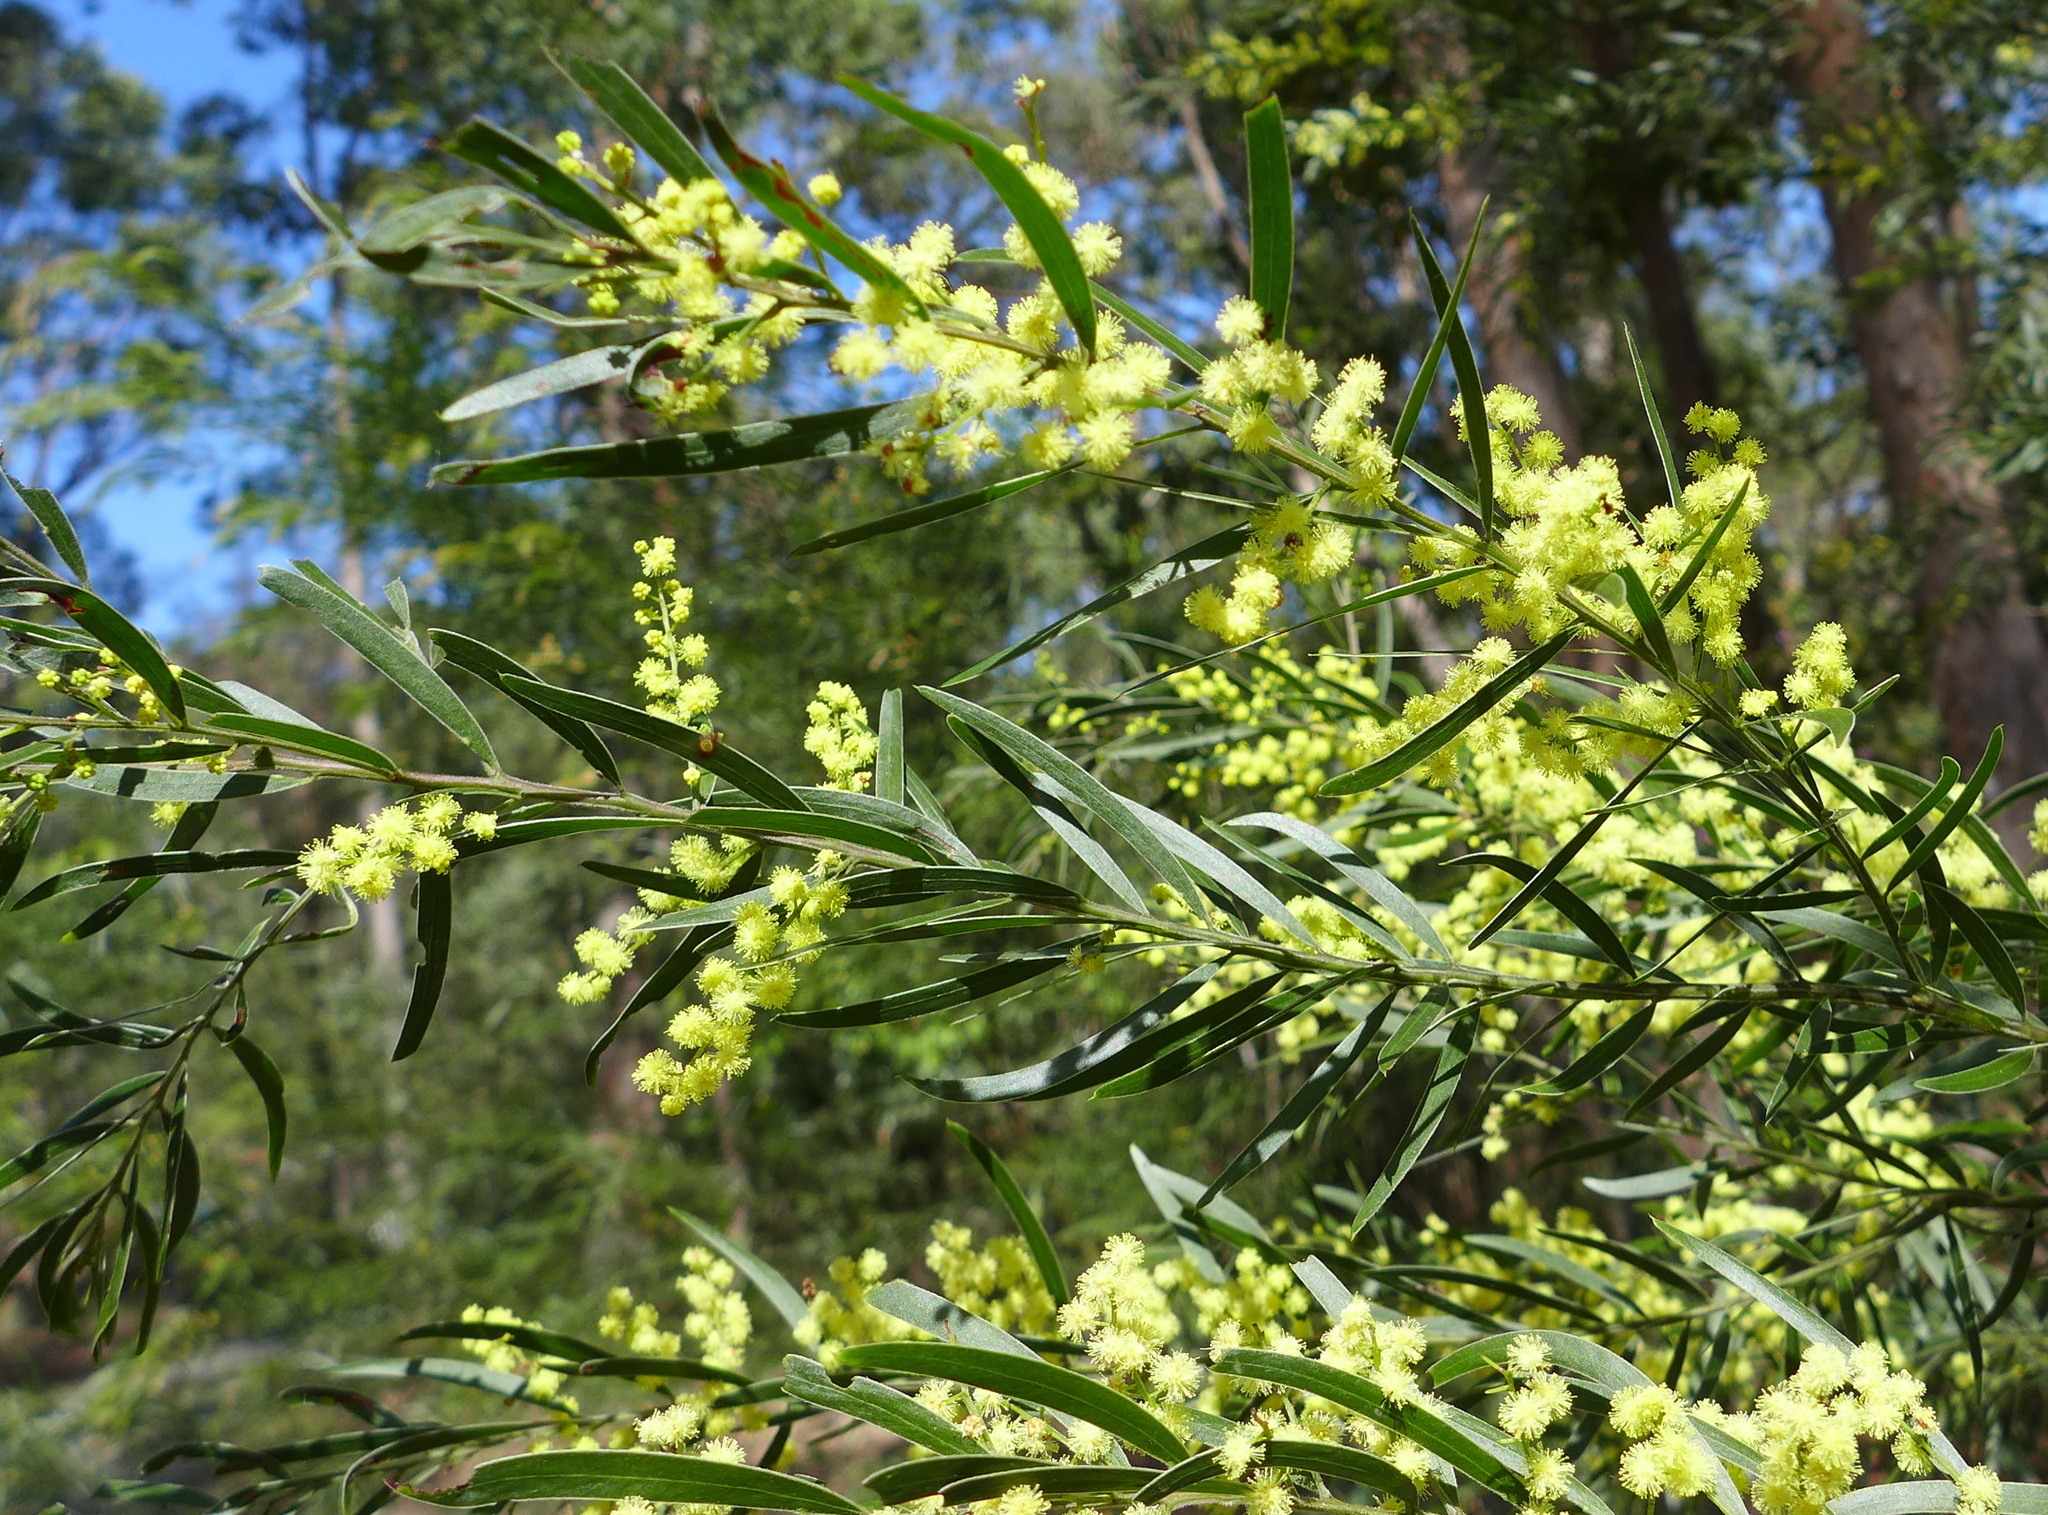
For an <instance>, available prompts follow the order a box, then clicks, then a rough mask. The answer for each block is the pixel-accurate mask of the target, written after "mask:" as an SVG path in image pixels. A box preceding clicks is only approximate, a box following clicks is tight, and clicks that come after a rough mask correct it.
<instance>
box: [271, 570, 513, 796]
mask: <svg viewBox="0 0 2048 1515" xmlns="http://www.w3.org/2000/svg"><path fill="white" fill-rule="evenodd" d="M294 566H295V567H296V568H298V570H299V571H298V572H297V573H292V572H289V571H287V570H285V569H282V568H265V569H263V570H262V572H260V573H259V574H258V575H257V578H258V579H259V580H260V581H261V583H262V584H263V587H264V588H266V589H268V590H269V591H270V592H271V593H272V594H274V595H276V596H277V597H278V598H279V599H281V600H284V601H287V602H288V603H290V604H293V605H297V606H298V607H299V608H300V609H302V610H309V611H311V612H312V613H313V614H314V615H315V616H317V617H319V619H320V622H321V624H322V625H324V626H326V627H327V629H328V630H329V631H331V632H333V633H334V634H335V635H336V636H337V637H339V638H340V639H341V640H342V641H344V642H346V643H348V645H349V646H351V647H353V648H354V649H355V650H356V651H357V652H358V653H360V654H362V657H363V660H364V661H365V662H367V663H369V664H370V666H371V667H373V668H375V669H376V670H377V671H378V672H379V673H381V674H383V675H384V676H385V677H386V678H388V679H390V680H391V682H392V683H394V684H396V685H397V686H398V687H399V688H400V689H402V690H404V691H405V692H406V694H407V695H409V696H410V697H411V698H412V701H413V703H414V704H416V705H418V706H419V707H420V708H421V709H422V710H424V711H426V713H427V714H428V715H430V716H432V717H433V718H434V719H435V720H437V721H439V722H440V723H441V724H442V725H443V726H445V727H447V728H448V730H449V731H451V732H453V733H454V734H455V736H456V738H457V739H458V740H460V741H461V742H462V744H463V745H464V746H466V747H468V748H469V750H470V751H472V752H474V753H475V754H476V755H477V756H478V757H480V758H482V759H483V760H484V763H485V765H486V766H487V767H488V768H489V769H490V770H491V771H492V772H494V773H495V772H496V771H497V768H498V757H497V754H496V753H495V752H493V751H492V750H491V739H490V738H489V737H487V736H485V735H484V728H483V727H482V726H481V725H480V724H478V722H477V718H476V717H475V716H474V715H472V714H470V711H469V707H468V706H467V705H464V704H463V703H462V701H461V700H460V699H459V698H458V697H457V696H456V693H455V691H454V690H453V689H450V688H449V687H448V684H447V681H446V680H445V679H443V678H442V677H441V675H440V674H438V673H436V672H434V670H433V669H432V668H429V667H428V666H427V663H426V660H425V659H423V658H422V657H420V655H419V654H418V653H416V652H414V651H413V649H412V648H410V647H408V646H407V645H406V644H405V643H404V642H402V641H400V640H399V639H398V634H397V633H396V632H394V631H393V630H392V629H391V628H390V627H389V626H386V625H385V624H384V623H383V622H382V621H380V620H378V619H377V618H376V617H375V616H373V615H372V614H370V612H369V610H368V609H367V608H366V607H365V606H364V605H363V604H362V602H361V601H359V600H357V599H356V598H355V597H354V596H353V595H349V594H345V593H342V592H339V591H338V590H336V589H333V588H330V587H328V585H326V584H324V583H321V582H319V580H318V579H316V578H314V577H313V575H312V574H311V573H309V572H308V569H310V568H312V566H313V565H311V564H309V563H307V562H304V561H300V562H298V563H296V564H294ZM320 577H321V578H325V577H326V576H325V575H324V574H322V575H320Z"/></svg>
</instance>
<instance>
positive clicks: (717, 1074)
mask: <svg viewBox="0 0 2048 1515" xmlns="http://www.w3.org/2000/svg"><path fill="white" fill-rule="evenodd" d="M844 866H845V859H844V858H842V857H840V856H839V855H838V854H837V853H833V852H820V853H819V854H818V855H817V858H816V860H815V861H814V863H813V864H812V867H811V870H810V872H809V873H808V874H805V873H800V872H798V871H797V870H796V869H794V868H778V869H776V870H775V873H774V876H773V877H772V878H771V879H770V880H769V882H768V898H767V899H765V900H762V899H750V900H747V901H746V902H745V903H744V904H742V905H741V906H740V907H739V913H738V915H736V916H735V917H734V920H733V950H734V953H735V956H734V957H725V956H722V955H713V956H711V957H707V958H706V959H705V960H704V962H703V964H702V966H701V967H699V968H698V970H697V987H698V988H699V989H700V990H701V991H702V992H703V995H704V998H703V1000H702V1002H700V1003H697V1004H691V1005H685V1006H684V1007H683V1008H682V1009H681V1010H678V1011H677V1012H676V1013H675V1016H674V1018H673V1019H672V1020H670V1021H669V1023H668V1036H669V1040H671V1041H673V1042H674V1043H675V1044H676V1045H677V1046H678V1047H681V1048H682V1049H683V1050H684V1051H686V1052H689V1053H691V1054H693V1055H692V1056H691V1057H690V1059H689V1060H688V1061H687V1062H685V1061H683V1060H681V1059H679V1058H677V1057H676V1056H675V1055H674V1054H673V1053H671V1052H669V1051H668V1050H667V1049H666V1048H662V1047H657V1048H655V1049H654V1050H653V1051H652V1052H649V1053H648V1054H647V1055H646V1056H644V1057H642V1058H641V1059H640V1062H639V1064H638V1066H637V1067H635V1068H634V1070H633V1084H634V1087H636V1088H638V1089H640V1090H641V1091H643V1092H644V1093H647V1094H652V1095H655V1096H656V1097H657V1098H659V1099H660V1101H661V1113H662V1114H664V1115H680V1114H681V1113H682V1112H683V1111H684V1110H687V1109H688V1108H689V1107H690V1106H692V1105H695V1104H698V1103H700V1102H701V1101H703V1100H705V1099H708V1098H709V1097H710V1096H711V1094H712V1092H713V1091H714V1090H716V1089H717V1088H718V1086H719V1085H720V1084H722V1083H724V1082H725V1081H726V1080H727V1079H731V1078H737V1077H739V1076H740V1075H741V1074H742V1073H744V1072H746V1071H747V1069H748V1068H749V1067H750V1066H751V1065H752V1063H753V1056H752V1050H751V1049H752V1046H753V1037H754V1014H755V1012H756V1011H757V1010H780V1009H782V1008H783V1007H784V1006H786V1005H787V1004H788V1003H789V1002H790V999H791V998H792V996H794V995H795V993H796V967H797V964H798V963H799V962H802V961H806V960H807V959H808V957H809V956H810V955H813V949H814V948H816V946H817V944H818V943H819V942H820V941H822V940H823V939H824V935H825V923H826V922H827V921H830V920H833V919H836V918H837V917H838V916H839V915H840V914H841V913H843V912H844V911H845V909H846V885H845V883H844V882H842V881H841V879H840V877H839V874H840V872H841V871H842V870H843V868H844ZM778 954H779V955H778ZM771 959H773V960H772V961H771Z"/></svg>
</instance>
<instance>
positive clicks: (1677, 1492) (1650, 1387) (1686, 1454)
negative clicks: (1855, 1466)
mask: <svg viewBox="0 0 2048 1515" xmlns="http://www.w3.org/2000/svg"><path fill="white" fill-rule="evenodd" d="M1687 1410H1688V1407H1687V1405H1686V1403H1685V1401H1684V1400H1682V1399H1681V1398H1679V1396H1678V1395H1677V1394H1676V1393H1674V1392H1673V1391H1672V1390H1670V1389H1667V1388H1665V1387H1664V1385H1662V1384H1632V1385H1630V1386H1629V1387H1628V1388H1625V1389H1623V1390H1621V1391H1620V1392H1619V1393H1618V1394H1616V1395H1615V1396H1614V1398H1613V1400H1612V1401H1611V1402H1610V1403H1609V1405H1608V1409H1607V1423H1608V1425H1610V1426H1612V1427H1613V1428H1614V1429H1615V1430H1616V1431H1618V1432H1619V1433H1620V1434H1621V1435H1623V1436H1625V1437H1627V1438H1628V1440H1629V1446H1628V1449H1627V1450H1626V1451H1625V1452H1623V1453H1622V1454H1621V1471H1620V1478H1621V1486H1622V1487H1623V1488H1625V1489H1627V1490H1628V1491H1629V1492H1630V1493H1631V1494H1636V1495H1640V1496H1641V1497H1642V1498H1644V1499H1656V1498H1658V1497H1659V1496H1661V1495H1664V1494H1670V1495H1672V1496H1673V1497H1675V1498H1679V1499H1689V1498H1691V1497H1692V1496H1693V1495H1695V1494H1704V1493H1705V1492H1706V1491H1707V1489H1708V1488H1710V1487H1711V1486H1712V1484H1713V1479H1714V1461H1713V1455H1712V1454H1711V1453H1710V1452H1708V1451H1707V1449H1706V1448H1705V1447H1704V1446H1703V1445H1701V1443H1700V1440H1699V1438H1698V1437H1697V1436H1696V1435H1694V1433H1693V1430H1692V1426H1691V1422H1690V1420H1689V1419H1688V1416H1687ZM1844 1487H1845V1488H1846V1487H1847V1486H1846V1485H1844Z"/></svg>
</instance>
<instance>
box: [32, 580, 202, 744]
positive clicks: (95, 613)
mask: <svg viewBox="0 0 2048 1515" xmlns="http://www.w3.org/2000/svg"><path fill="white" fill-rule="evenodd" d="M0 589H22V590H29V591H32V592H34V593H36V594H42V595H47V596H49V598H50V601H51V603H52V604H54V605H55V606H56V607H57V608H58V609H59V610H61V611H63V612H64V613H65V614H66V615H68V616H69V617H71V619H72V620H73V621H75V622H76V623H77V624H78V626H79V628H80V629H81V630H84V631H88V632H90V633H91V634H92V635H94V636H96V637H98V638H99V639H100V641H101V642H102V643H103V644H104V645H105V646H106V648H107V650H108V651H109V652H111V653H113V654H114V656H115V657H117V658H119V659H120V660H121V661H122V662H124V663H126V664H127V665H128V666H129V667H130V668H132V669H134V670H135V672H136V673H137V674H139V675H141V677H142V681H143V683H145V684H147V685H148V686H149V692H150V693H151V694H153V695H155V696H156V697H157V702H158V703H159V704H161V705H162V706H163V707H164V709H165V710H166V711H168V712H169V713H170V716H171V719H172V720H174V721H176V722H177V723H178V724H179V725H180V726H182V725H184V724H185V691H184V689H183V687H182V686H180V684H179V683H178V681H177V679H176V678H175V677H174V676H173V675H172V673H171V669H170V665H169V664H168V663H166V662H165V661H164V655H163V654H162V653H161V652H159V651H157V646H156V643H154V642H152V641H151V640H150V639H149V638H148V637H146V636H144V635H143V634H142V632H141V631H140V630H138V629H137V628H136V626H135V625H134V623H133V622H131V621H130V620H129V619H128V618H127V617H126V616H124V615H122V614H121V612H120V611H118V610H116V609H114V607H113V606H111V605H109V604H108V603H107V602H106V601H105V600H103V599H101V598H100V597H99V596H98V595H96V594H94V593H93V592H92V591H91V590H88V589H81V588H80V587H79V586H78V585H76V584H67V583H65V582H64V581H63V580H62V579H36V578H9V579H0Z"/></svg>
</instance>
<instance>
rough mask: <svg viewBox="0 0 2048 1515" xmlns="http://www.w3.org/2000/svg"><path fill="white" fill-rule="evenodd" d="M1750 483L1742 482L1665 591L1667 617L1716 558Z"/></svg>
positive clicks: (1664, 600)
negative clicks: (1683, 567) (1709, 563)
mask: <svg viewBox="0 0 2048 1515" xmlns="http://www.w3.org/2000/svg"><path fill="white" fill-rule="evenodd" d="M1749 483H1750V481H1749V480H1748V479H1744V480H1743V481H1742V487H1741V488H1740V489H1738V490H1736V491H1735V498H1734V499H1732V500H1730V501H1729V502H1728V508H1727V509H1726V510H1724V511H1722V512H1721V519H1720V520H1718V521H1716V522H1715V523H1714V529H1713V530H1712V531H1710V532H1708V533H1707V536H1706V540H1705V541H1703V542H1701V543H1700V545H1699V551H1697V552H1695V553H1694V554H1693V555H1692V561H1691V562H1689V563H1687V564H1686V565H1685V572H1684V573H1682V574H1680V575H1679V576H1678V582H1677V583H1675V584H1673V585H1672V586H1671V587H1670V588H1669V589H1667V590H1665V591H1664V598H1663V600H1662V602H1661V603H1662V605H1663V607H1664V613H1665V614H1666V615H1669V614H1670V613H1671V612H1672V611H1673V610H1676V609H1677V608H1678V602H1679V601H1680V600H1682V599H1684V598H1685V592H1686V591H1687V590H1688V589H1690V588H1692V586H1693V581H1694V580H1695V579H1697V578H1698V577H1699V576H1700V574H1701V573H1703V572H1704V571H1705V570H1706V566H1707V564H1708V562H1709V561H1710V560H1711V559H1712V558H1713V556H1714V549H1715V548H1716V547H1719V546H1720V545H1721V538H1722V537H1724V536H1726V535H1727V534H1728V528H1729V526H1730V525H1731V524H1733V522H1734V520H1735V518H1736V516H1738V515H1740V514H1741V513H1742V506H1743V503H1744V502H1745V501H1746V500H1748V498H1749Z"/></svg>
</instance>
